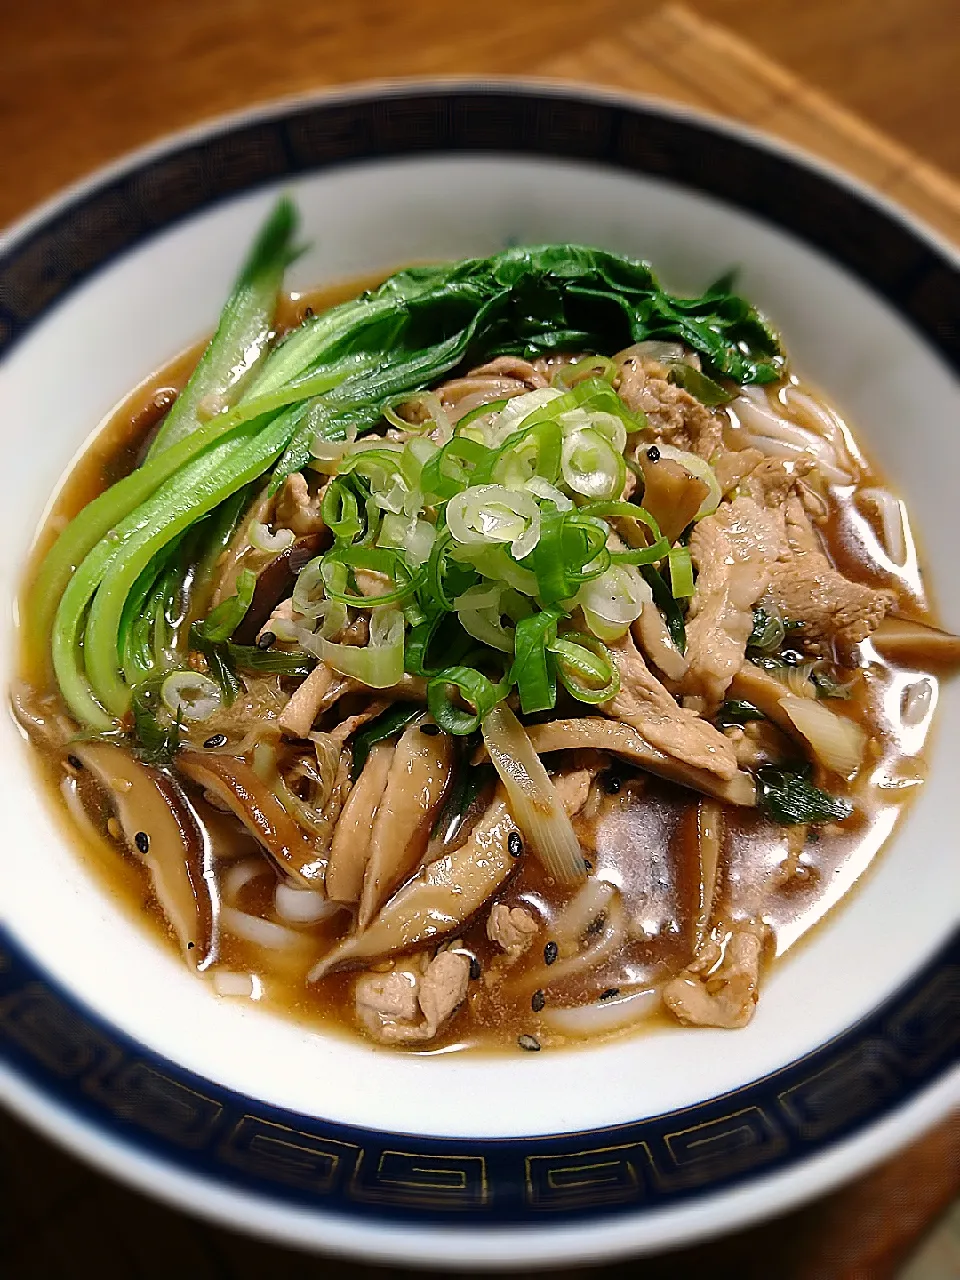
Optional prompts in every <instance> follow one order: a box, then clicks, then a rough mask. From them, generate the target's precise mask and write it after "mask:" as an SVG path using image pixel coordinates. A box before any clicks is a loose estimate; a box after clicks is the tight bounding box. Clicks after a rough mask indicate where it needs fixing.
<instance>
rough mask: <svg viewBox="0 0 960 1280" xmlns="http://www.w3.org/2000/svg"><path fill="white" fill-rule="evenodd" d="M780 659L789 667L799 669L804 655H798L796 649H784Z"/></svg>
mask: <svg viewBox="0 0 960 1280" xmlns="http://www.w3.org/2000/svg"><path fill="white" fill-rule="evenodd" d="M780 657H781V658H782V659H783V661H784V662H785V663H786V664H787V666H788V667H799V665H800V663H801V662H802V661H803V654H802V653H798V652H797V651H796V649H784V651H783V652H782V653H781V654H780Z"/></svg>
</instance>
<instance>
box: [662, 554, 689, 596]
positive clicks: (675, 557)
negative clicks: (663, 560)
mask: <svg viewBox="0 0 960 1280" xmlns="http://www.w3.org/2000/svg"><path fill="white" fill-rule="evenodd" d="M667 563H668V564H669V566H670V588H671V590H672V591H673V595H674V599H676V600H686V599H687V598H688V597H690V596H692V595H693V561H692V560H691V558H690V548H689V547H685V546H684V545H683V543H681V542H678V543H677V545H676V546H675V547H671V548H670V554H669V555H668V557H667Z"/></svg>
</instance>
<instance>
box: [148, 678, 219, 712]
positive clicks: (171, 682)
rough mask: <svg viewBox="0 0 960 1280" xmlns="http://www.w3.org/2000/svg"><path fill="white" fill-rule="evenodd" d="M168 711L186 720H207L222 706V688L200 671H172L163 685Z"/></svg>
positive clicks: (161, 692) (164, 699)
mask: <svg viewBox="0 0 960 1280" xmlns="http://www.w3.org/2000/svg"><path fill="white" fill-rule="evenodd" d="M160 696H161V698H162V699H163V701H164V705H165V706H166V708H167V710H168V711H172V712H173V714H174V715H175V716H177V717H178V718H180V717H182V718H183V719H184V720H207V719H209V718H210V716H212V715H213V713H214V712H215V711H216V710H218V709H219V707H220V689H219V687H218V685H217V684H216V682H215V681H213V680H211V679H210V677H209V676H205V675H202V674H201V672H199V671H172V672H171V673H170V675H168V676H167V677H166V678H165V679H164V682H163V684H162V686H161V689H160Z"/></svg>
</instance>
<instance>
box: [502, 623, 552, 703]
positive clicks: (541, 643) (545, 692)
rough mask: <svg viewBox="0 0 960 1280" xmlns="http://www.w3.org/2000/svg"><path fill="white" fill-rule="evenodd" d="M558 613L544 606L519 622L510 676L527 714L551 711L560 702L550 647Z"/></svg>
mask: <svg viewBox="0 0 960 1280" xmlns="http://www.w3.org/2000/svg"><path fill="white" fill-rule="evenodd" d="M559 616H560V615H559V614H557V613H554V612H553V611H551V610H548V609H545V610H544V611H543V612H542V613H534V614H531V615H530V616H529V617H527V618H522V619H521V620H520V621H519V622H518V623H517V630H516V639H515V642H514V659H513V669H512V671H511V673H510V674H511V678H512V680H513V682H514V683H515V684H516V686H517V692H518V693H519V695H520V709H521V711H522V712H523V713H524V715H532V714H533V713H534V712H536V711H549V710H551V708H552V707H554V706H556V702H557V678H556V671H555V669H554V664H553V662H552V660H551V658H550V656H549V653H548V650H549V648H550V646H551V645H552V644H553V643H554V641H555V640H556V638H557V622H558V620H559Z"/></svg>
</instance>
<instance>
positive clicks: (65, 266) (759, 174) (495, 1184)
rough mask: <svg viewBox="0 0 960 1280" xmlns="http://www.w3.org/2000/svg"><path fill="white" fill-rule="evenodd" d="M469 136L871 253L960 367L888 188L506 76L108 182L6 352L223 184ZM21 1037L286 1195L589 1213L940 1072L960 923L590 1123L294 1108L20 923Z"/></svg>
mask: <svg viewBox="0 0 960 1280" xmlns="http://www.w3.org/2000/svg"><path fill="white" fill-rule="evenodd" d="M450 151H460V152H483V151H495V152H499V153H507V154H510V153H512V154H521V155H524V154H526V155H539V156H553V157H567V158H571V159H578V160H589V161H593V162H595V163H599V164H604V165H607V166H610V167H611V168H615V169H619V170H622V171H626V172H632V173H638V174H644V175H649V176H654V177H660V178H664V179H668V180H670V181H672V182H675V183H678V184H680V185H682V186H685V187H687V188H691V189H694V190H697V191H701V192H703V193H706V194H708V195H711V196H715V197H718V198H720V199H723V200H726V201H727V202H728V203H730V204H732V205H735V206H737V207H740V208H743V209H746V210H748V211H749V212H751V213H752V214H754V215H756V216H758V217H761V218H764V219H766V220H768V221H769V222H771V223H773V224H775V225H777V226H778V227H780V228H782V229H784V230H787V231H789V232H791V233H793V234H794V235H795V236H797V237H799V238H800V239H802V240H805V241H806V242H807V243H809V244H811V245H813V246H814V247H816V248H817V249H819V250H820V251H821V252H823V253H824V254H826V255H827V256H828V257H830V258H832V259H833V260H834V261H835V262H837V263H839V264H841V265H842V266H844V267H846V268H847V269H848V270H850V271H851V272H853V273H854V274H855V275H856V276H858V277H859V278H860V279H861V280H862V281H864V283H866V284H867V285H868V286H869V287H871V288H872V289H873V290H874V291H875V292H877V293H878V294H879V295H880V296H882V297H883V298H885V299H886V300H887V301H888V302H890V303H891V304H892V305H893V306H894V307H895V308H896V310H897V311H898V312H899V314H900V315H901V316H902V317H903V318H904V319H906V320H907V321H908V322H909V323H911V324H912V325H913V326H914V327H915V328H916V329H917V330H918V331H919V333H920V334H921V335H922V336H923V337H924V338H925V340H926V341H927V342H928V343H929V345H930V346H931V347H933V348H935V349H936V350H937V351H939V353H940V354H941V355H942V356H943V357H944V358H945V360H946V362H947V363H948V364H950V365H951V366H952V367H953V368H954V369H956V370H960V271H958V269H957V267H956V266H955V264H954V263H953V262H951V261H950V259H949V258H948V257H947V256H946V255H945V254H942V253H941V252H939V251H938V249H937V248H936V246H935V245H933V244H930V243H929V242H928V241H927V240H926V239H925V238H924V237H922V236H920V235H918V234H916V233H915V232H914V231H913V230H912V229H911V227H910V226H909V225H908V224H906V223H904V222H902V221H901V220H900V219H899V218H898V217H896V216H895V214H894V213H892V212H890V211H888V210H887V209H885V208H884V207H883V206H882V205H881V204H879V203H874V202H873V201H872V200H871V199H869V198H868V197H866V196H864V195H863V194H862V193H861V192H859V191H857V190H854V189H851V188H848V187H847V186H846V185H845V184H843V183H842V182H840V181H836V180H834V179H833V178H832V177H830V176H829V174H825V173H821V172H819V171H818V170H816V169H813V168H808V167H807V166H805V165H804V164H802V163H800V162H798V161H795V160H793V159H791V158H790V157H789V156H785V155H783V154H782V153H780V152H778V151H776V150H774V149H771V148H767V147H766V146H765V145H764V144H763V143H762V142H753V141H749V140H747V139H744V138H742V137H739V136H737V135H736V134H732V133H728V132H726V131H725V130H724V129H722V128H719V127H714V126H713V125H711V124H710V123H709V122H708V121H706V120H698V119H696V118H692V119H691V118H685V117H680V116H675V115H673V114H671V113H668V112H660V111H658V110H657V109H656V108H655V107H651V106H646V105H643V104H641V103H637V104H630V103H626V102H622V101H617V100H615V99H608V98H604V97H592V96H590V95H589V94H587V93H580V92H576V91H568V90H563V89H553V88H548V87H536V88H534V87H529V88H528V87H523V86H509V87H508V86H503V85H488V86H464V85H450V86H430V87H419V86H409V87H398V88H388V89H383V90H377V91H369V90H365V91H360V92H358V93H357V94H356V95H355V96H350V95H345V96H342V97H337V98H333V99H330V100H319V101H315V102H308V103H296V104H279V105H278V106H277V107H276V108H275V109H274V110H273V111H272V112H269V113H268V114H266V115H265V116H263V117H261V118H260V119H257V120H254V121H252V122H250V121H245V122H241V123H237V122H232V123H231V122H230V121H227V122H225V123H223V124H222V125H219V126H215V127H214V128H213V129H211V130H210V131H209V132H207V133H205V134H204V135H203V136H202V137H200V138H199V139H195V140H190V141H186V142H182V143H180V144H179V145H176V144H175V145H174V146H173V147H172V148H170V149H168V150H165V151H161V152H159V153H157V154H155V155H153V156H152V157H150V158H148V159H145V160H142V161H140V162H139V163H135V164H133V165H131V166H129V167H128V168H126V169H125V170H123V171H122V172H121V173H120V174H119V175H115V176H113V177H111V178H109V179H105V180H103V181H102V182H100V183H99V184H96V185H95V186H93V187H92V188H87V189H85V190H84V191H83V192H81V193H79V194H78V195H77V196H75V197H74V198H73V199H72V200H71V201H70V202H69V203H67V204H66V205H60V206H58V208H57V210H56V211H55V212H53V213H52V214H51V215H50V216H49V217H48V218H47V219H45V220H44V222H43V223H42V224H40V225H35V226H33V227H32V228H31V229H30V230H29V232H27V233H24V234H22V235H20V236H19V237H17V238H16V239H15V240H14V241H13V242H12V243H10V244H9V245H8V247H7V248H6V250H5V251H4V252H3V254H2V255H0V359H2V357H3V355H4V354H5V353H6V352H7V351H8V350H9V349H10V348H11V347H12V345H13V344H14V343H15V342H16V341H17V340H18V339H19V338H20V337H22V335H23V334H24V333H26V332H27V331H28V329H29V328H30V327H31V325H32V324H34V323H35V322H36V321H37V320H38V319H39V318H40V317H41V316H43V315H44V314H45V313H46V312H47V311H48V310H49V309H50V308H51V307H52V306H54V305H55V304H56V303H57V302H58V301H60V300H61V299H62V298H63V297H65V296H66V295H67V294H68V293H69V291H70V290H71V289H72V288H74V287H75V286H76V285H78V284H79V283H80V282H82V281H83V280H85V279H87V278H89V277H90V276H91V275H92V274H93V273H95V272H96V271H98V270H100V269H102V268H103V267H104V266H106V265H107V264H108V263H110V262H111V261H113V259H115V258H116V257H117V256H119V255H122V254H123V253H125V252H127V251H128V250H130V249H132V248H133V247H134V246H135V245H138V244H141V243H143V242H144V241H145V240H147V239H148V238H149V237H150V236H151V235H153V234H155V233H156V232H158V231H159V230H161V229H166V228H168V227H170V226H171V225H173V224H174V223H175V222H177V221H178V220H180V219H182V218H185V217H188V216H190V215H191V214H193V213H196V212H197V211H199V210H201V209H204V208H207V207H209V206H211V205H213V204H215V203H217V202H218V201H222V200H226V199H229V198H231V197H232V196H236V195H238V194H240V193H242V192H247V191H250V190H253V189H255V188H256V187H258V186H260V185H263V184H265V183H269V182H276V181H281V180H283V179H284V178H285V177H290V176H294V175H296V174H300V173H305V172H311V171H316V170H319V169H323V168H330V167H335V166H341V165H349V164H352V163H356V162H358V161H363V160H369V159H373V158H378V157H388V156H404V155H407V156H409V155H414V154H426V153H430V152H450ZM0 1057H2V1058H3V1059H4V1060H6V1061H7V1062H9V1064H10V1065H11V1067H12V1068H13V1069H14V1070H15V1071H17V1072H19V1073H20V1074H22V1075H23V1076H24V1077H26V1078H28V1079H29V1080H30V1081H31V1082H32V1083H33V1084H34V1085H36V1086H38V1087H40V1088H42V1089H43V1090H44V1092H45V1093H46V1094H47V1095H48V1096H50V1097H51V1098H53V1099H55V1100H56V1101H58V1102H59V1103H60V1104H61V1105H64V1106H66V1107H68V1108H69V1109H70V1110H72V1111H73V1112H75V1113H76V1114H78V1115H80V1116H82V1117H84V1118H85V1119H86V1120H88V1121H89V1122H92V1123H94V1124H95V1125H96V1126H97V1127H98V1128H101V1129H104V1130H107V1131H109V1132H111V1133H113V1134H115V1135H117V1136H118V1137H120V1138H122V1139H123V1140H124V1141H125V1142H126V1143H129V1144H131V1145H135V1146H137V1147H140V1148H143V1149H146V1150H149V1151H150V1152H151V1153H152V1154H154V1155H155V1156H157V1157H159V1158H161V1159H163V1160H165V1161H167V1162H169V1163H170V1164H172V1165H174V1166H179V1167H186V1168H189V1169H190V1170H191V1171H192V1172H194V1173H202V1174H205V1175H207V1176H209V1177H210V1178H211V1179H213V1180H215V1181H217V1182H220V1183H223V1184H225V1185H231V1186H236V1187H240V1188H243V1189H244V1190H247V1191H252V1192H256V1193H258V1194H261V1195H266V1196H268V1197H271V1198H273V1199H275V1200H279V1201H283V1202H286V1203H292V1204H298V1205H306V1206H309V1205H314V1206H317V1205H323V1207H324V1208H325V1209H327V1210H331V1211H334V1212H339V1213H343V1214H348V1215H351V1216H357V1215H361V1216H368V1217H379V1218H385V1217H386V1218H391V1219H394V1220H400V1221H403V1222H407V1223H410V1222H414V1221H433V1222H437V1221H442V1222H446V1223H454V1222H463V1223H473V1224H477V1223H480V1222H483V1223H489V1224H491V1225H505V1224H528V1225H532V1226H533V1225H536V1224H537V1223H538V1222H543V1221H544V1220H545V1219H548V1218H549V1217H550V1215H553V1214H559V1215H562V1216H563V1219H564V1221H573V1220H584V1219H590V1218H595V1217H597V1216H600V1215H610V1214H617V1213H624V1212H628V1211H629V1212H632V1213H637V1212H643V1210H644V1209H652V1208H661V1207H663V1206H664V1205H667V1204H674V1203H678V1202H680V1201H682V1200H684V1199H687V1198H689V1197H691V1196H696V1195H702V1194H704V1193H706V1192H713V1191H718V1190H720V1189H721V1188H725V1187H728V1186H732V1185H735V1184H737V1183H743V1182H744V1181H746V1180H749V1179H750V1178H752V1177H756V1176H759V1175H764V1174H767V1173H769V1172H771V1171H772V1170H775V1169H777V1168H781V1167H784V1166H786V1165H789V1164H791V1163H793V1162H794V1161H796V1160H798V1159H800V1158H802V1157H805V1156H808V1155H810V1154H813V1153H815V1152H817V1151H821V1150H823V1149H824V1148H826V1147H828V1146H830V1145H831V1144H832V1143H835V1142H837V1141H839V1140H841V1139H842V1138H845V1137H847V1136H848V1135H850V1134H852V1133H855V1132H856V1131H858V1130H860V1129H863V1128H865V1127H866V1126H868V1125H870V1124H871V1123H874V1122H875V1121H876V1120H878V1119H879V1118H880V1117H881V1116H883V1115H885V1114H887V1113H889V1112H890V1111H892V1110H893V1109H895V1108H896V1107H898V1106H899V1105H901V1104H902V1103H904V1102H906V1101H908V1100H909V1099H910V1098H911V1097H913V1096H914V1095H915V1094H917V1093H919V1092H920V1091H921V1090H923V1089H924V1088H925V1087H926V1086H927V1085H929V1084H930V1083H932V1082H933V1081H934V1080H936V1079H937V1078H938V1077H939V1076H940V1075H941V1074H942V1073H943V1072H945V1071H946V1070H947V1069H949V1068H950V1067H951V1066H953V1065H954V1064H955V1063H956V1062H957V1060H958V1057H960V933H958V934H956V935H955V936H954V937H953V939H952V940H951V942H950V943H949V944H948V945H947V946H946V947H945V948H944V950H943V951H942V952H941V953H940V955H938V956H937V957H936V958H935V959H934V960H933V961H931V962H930V964H928V966H927V967H926V968H925V969H924V971H923V972H922V973H920V974H918V975H917V976H916V977H915V978H914V979H912V980H911V982H910V984H909V986H908V988H906V989H904V990H903V991H901V992H900V993H898V994H897V995H896V996H894V997H893V998H892V999H891V1000H890V1001H888V1002H887V1003H886V1004H885V1005H884V1006H883V1007H882V1008H880V1009H878V1010H876V1011H875V1012H874V1013H873V1014H871V1015H870V1016H869V1017H867V1018H866V1019H864V1020H863V1022H861V1023H859V1024H858V1025H857V1026H855V1027H852V1028H850V1029H848V1030H847V1031H846V1032H844V1033H843V1034H842V1035H841V1036H840V1037H838V1038H837V1039H836V1040H834V1041H832V1042H831V1043H829V1044H827V1045H823V1046H821V1047H820V1048H818V1049H817V1050H816V1051H815V1052H813V1053H812V1054H810V1055H809V1056H808V1057H805V1058H803V1059H801V1060H799V1061H797V1062H794V1063H792V1064H791V1065H789V1066H788V1067H786V1068H784V1069H783V1070H781V1071H779V1072H777V1073H776V1074H774V1075H772V1076H769V1077H766V1078H764V1079H762V1080H757V1081H755V1082H753V1083H752V1084H750V1085H748V1086H746V1087H744V1088H742V1089H739V1090H737V1091H736V1092H735V1093H732V1094H729V1095H725V1096H723V1097H718V1098H713V1099H711V1100H708V1101H706V1102H703V1103H700V1104H699V1105H697V1106H695V1107H692V1108H689V1109H687V1110H685V1111H682V1112H678V1113H674V1114H671V1115H664V1116H658V1117H655V1118H651V1119H647V1120H643V1121H640V1122H637V1123H635V1124H630V1125H625V1126H620V1127H617V1128H615V1129H605V1130H597V1131H593V1132H589V1133H580V1134H562V1135H553V1136H545V1137H537V1138H530V1139H509V1140H507V1139H504V1140H483V1141H478V1140H475V1139H430V1138H424V1137H420V1136H414V1135H406V1134H387V1133H381V1132H373V1131H369V1130H364V1129H359V1128H351V1127H349V1126H344V1125H336V1124H332V1123H330V1122H327V1121H323V1120H313V1119H309V1118H307V1117H304V1116H301V1115H295V1114H290V1113H287V1112H284V1111H282V1110H278V1109H277V1108H274V1107H271V1106H268V1105H266V1104H264V1103H263V1102H260V1101H258V1100H257V1099H254V1098H248V1097H243V1096H241V1095H239V1094H236V1093H232V1092H231V1091H229V1090H226V1089H223V1088H222V1087H220V1086H219V1085H216V1084H214V1083H213V1082H211V1081H209V1080H204V1079H200V1078H198V1077H196V1076H193V1075H191V1073H189V1072H187V1071H184V1070H183V1069H182V1068H181V1067H179V1066H177V1065H176V1064H175V1063H172V1062H168V1061H166V1060H164V1059H162V1058H160V1057H158V1056H156V1055H154V1054H152V1053H150V1052H148V1051H147V1050H146V1049H145V1048H144V1046H142V1045H140V1044H137V1043H135V1042H133V1041H131V1040H130V1039H129V1038H128V1037H126V1036H125V1035H124V1034H123V1033H122V1032H121V1031H119V1030H118V1029H117V1028H115V1027H112V1026H109V1025H107V1024H106V1023H105V1022H103V1021H102V1020H101V1019H100V1018H99V1017H98V1016H97V1015H96V1014H95V1013H93V1012H92V1011H90V1010H89V1009H86V1008H84V1007H82V1006H81V1005H79V1004H78V1003H77V1002H76V1001H75V1000H73V999H72V998H71V997H69V996H68V995H67V994H66V993H65V992H64V991H63V990H61V989H59V988H58V987H57V986H56V985H55V984H54V983H52V982H51V981H50V979H49V978H48V977H47V976H46V975H45V974H44V973H43V972H42V971H41V970H40V969H39V968H38V967H37V965H36V964H35V962H34V961H33V960H32V959H31V958H30V957H29V956H28V955H27V954H25V953H24V952H23V951H21V950H20V949H19V948H18V947H17V945H16V944H15V943H14V942H13V941H12V939H9V938H7V937H6V936H5V935H4V934H3V932H2V931H0Z"/></svg>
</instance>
